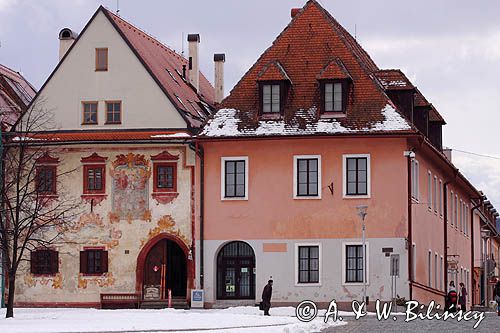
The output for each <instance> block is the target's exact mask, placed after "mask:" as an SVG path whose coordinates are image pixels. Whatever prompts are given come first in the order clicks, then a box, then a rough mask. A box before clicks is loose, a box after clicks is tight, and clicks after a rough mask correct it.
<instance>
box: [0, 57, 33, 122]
mask: <svg viewBox="0 0 500 333" xmlns="http://www.w3.org/2000/svg"><path fill="white" fill-rule="evenodd" d="M35 94H36V90H35V88H34V87H33V86H32V85H31V84H30V83H29V82H28V81H27V80H26V79H25V78H24V77H23V76H22V75H21V73H19V72H16V71H14V70H12V69H10V68H8V67H6V66H4V65H1V64H0V122H2V123H6V124H9V125H13V124H14V123H15V122H16V120H17V118H18V117H19V114H20V112H21V111H23V110H25V109H26V108H27V106H28V105H29V103H30V102H31V100H32V99H33V97H34V96H35Z"/></svg>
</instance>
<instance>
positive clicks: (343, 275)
mask: <svg viewBox="0 0 500 333" xmlns="http://www.w3.org/2000/svg"><path fill="white" fill-rule="evenodd" d="M347 245H363V243H362V242H361V241H352V242H342V270H341V272H340V273H341V274H342V276H341V281H342V285H343V286H362V285H363V282H346V274H345V273H346V270H347V263H346V248H347ZM365 245H366V258H367V260H366V285H367V286H369V285H370V242H369V241H366V242H365ZM363 259H364V258H363Z"/></svg>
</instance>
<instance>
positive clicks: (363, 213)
mask: <svg viewBox="0 0 500 333" xmlns="http://www.w3.org/2000/svg"><path fill="white" fill-rule="evenodd" d="M356 209H357V210H358V216H359V217H360V218H361V230H362V236H361V237H362V243H363V245H362V246H363V302H364V304H365V310H366V240H365V218H366V215H367V214H368V213H367V212H366V210H367V209H368V206H366V205H359V206H356Z"/></svg>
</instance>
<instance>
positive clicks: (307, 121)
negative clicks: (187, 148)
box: [200, 104, 411, 137]
mask: <svg viewBox="0 0 500 333" xmlns="http://www.w3.org/2000/svg"><path fill="white" fill-rule="evenodd" d="M315 112H316V109H314V108H313V109H311V110H300V111H298V112H297V115H299V114H300V115H301V116H302V114H303V117H302V118H303V120H304V124H303V125H302V126H300V125H299V124H298V123H288V124H287V123H285V122H284V121H283V120H281V119H280V120H260V121H259V122H258V124H257V127H256V128H248V127H243V128H239V127H240V126H239V125H240V119H239V116H238V110H235V109H221V110H219V111H218V112H217V113H216V114H215V116H214V118H213V119H211V120H210V121H209V122H208V124H207V125H206V126H205V128H204V129H203V131H202V132H201V134H200V135H201V136H208V137H240V136H271V135H284V136H286V135H310V134H346V133H353V134H355V133H367V132H384V131H389V132H391V131H401V130H410V129H411V126H410V125H409V124H408V122H407V121H406V120H405V119H404V118H403V116H401V115H400V114H399V113H398V112H397V111H396V110H395V109H394V107H393V106H392V105H390V104H387V105H386V106H385V107H384V108H383V109H382V110H381V113H382V115H383V116H384V117H385V119H384V120H383V121H381V122H376V123H374V124H372V125H371V126H370V127H365V128H347V127H345V126H343V125H342V124H341V123H340V122H339V121H338V120H337V119H324V118H320V119H319V120H317V121H316V120H315V119H313V118H314V114H315Z"/></svg>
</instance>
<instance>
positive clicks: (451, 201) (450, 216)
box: [448, 191, 455, 225]
mask: <svg viewBox="0 0 500 333" xmlns="http://www.w3.org/2000/svg"><path fill="white" fill-rule="evenodd" d="M454 198H455V197H454V196H453V191H451V192H450V214H449V217H448V219H449V220H450V224H451V225H453V211H454V209H453V200H455V199H454Z"/></svg>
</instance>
